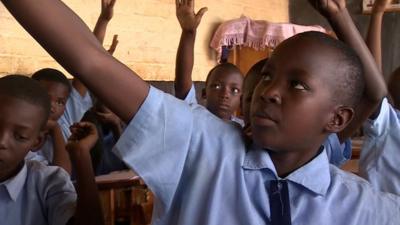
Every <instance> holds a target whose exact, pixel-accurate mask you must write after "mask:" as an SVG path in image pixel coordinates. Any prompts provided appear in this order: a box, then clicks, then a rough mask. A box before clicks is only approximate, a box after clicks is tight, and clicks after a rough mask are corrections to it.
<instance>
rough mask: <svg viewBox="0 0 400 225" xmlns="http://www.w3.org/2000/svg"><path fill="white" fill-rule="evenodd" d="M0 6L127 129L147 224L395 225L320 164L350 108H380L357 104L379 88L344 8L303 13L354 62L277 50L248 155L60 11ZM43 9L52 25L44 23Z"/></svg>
mask: <svg viewBox="0 0 400 225" xmlns="http://www.w3.org/2000/svg"><path fill="white" fill-rule="evenodd" d="M184 2H185V1H184ZM3 3H4V4H5V6H6V7H7V8H8V9H9V10H10V12H11V13H12V14H13V15H14V16H15V17H16V18H17V20H18V21H19V22H20V23H21V24H22V25H23V26H24V27H25V29H26V30H27V31H28V32H29V33H30V34H32V35H33V36H34V37H35V38H36V39H37V40H38V41H39V42H40V44H42V46H44V47H45V49H46V50H47V51H48V52H50V53H51V54H52V56H53V57H55V59H57V60H58V61H59V62H60V63H61V64H62V65H63V66H65V68H66V69H67V70H69V71H71V72H72V74H75V75H77V76H78V77H79V78H80V80H81V81H83V82H84V83H85V84H86V85H87V86H88V87H90V88H91V91H92V92H93V93H94V94H95V95H96V96H99V98H100V99H102V100H103V101H104V102H105V104H106V105H107V106H109V107H110V109H111V110H112V111H113V112H115V113H116V114H117V115H118V116H119V117H120V118H121V119H123V121H124V122H129V125H128V127H127V128H126V131H125V132H124V133H123V135H122V136H121V138H120V140H119V142H118V143H117V147H116V151H117V153H118V154H119V155H120V156H121V157H122V158H123V160H124V161H125V162H126V163H127V164H128V165H129V166H130V167H131V168H132V169H133V170H134V171H135V172H137V173H138V174H139V175H140V176H141V177H142V178H143V179H144V180H145V182H146V184H147V185H148V186H149V187H150V189H151V190H152V191H153V192H154V193H155V198H156V199H155V208H154V214H153V224H202V225H203V224H210V225H216V224H233V225H235V224H291V223H293V224H325V225H330V224H347V225H356V224H357V225H358V224H376V225H378V224H390V225H392V224H393V225H394V224H398V221H400V214H399V213H398V212H399V211H400V197H399V196H396V195H392V194H388V193H381V192H379V191H376V190H374V189H373V188H372V187H371V186H370V184H369V183H368V182H366V181H365V180H364V179H361V178H359V177H357V176H355V175H353V174H350V173H347V172H345V171H342V170H340V169H338V168H337V167H335V166H331V165H329V161H328V158H327V156H326V154H325V153H324V148H321V145H322V143H323V141H324V140H326V138H327V137H328V135H329V134H330V133H336V132H340V131H342V130H343V129H344V128H345V127H347V126H350V127H352V126H354V124H353V123H356V124H358V123H359V121H363V120H364V117H368V116H369V115H370V114H371V113H372V111H371V110H370V111H368V110H366V111H365V110H361V111H360V113H359V114H354V108H355V107H356V106H357V107H361V108H362V109H364V107H365V108H366V109H370V108H371V105H372V104H374V105H378V104H379V101H380V98H381V96H376V97H372V95H370V94H371V93H368V91H367V93H366V96H367V98H368V100H369V101H368V102H364V99H363V97H364V96H363V94H362V93H363V92H364V88H363V87H364V78H365V80H368V82H366V83H365V84H366V85H367V86H368V85H372V86H373V85H375V86H379V87H381V85H382V84H383V90H384V89H385V85H384V82H383V81H381V79H382V77H381V76H380V74H379V71H378V70H377V68H376V65H375V64H374V63H370V62H371V61H372V57H371V56H370V54H369V52H368V50H367V48H366V46H365V43H364V41H363V40H362V38H361V36H360V34H359V33H358V31H357V29H356V27H355V25H354V24H353V23H352V20H351V17H350V15H349V13H348V11H347V9H346V6H345V5H346V4H345V2H344V1H341V0H328V1H327V0H320V1H313V3H314V4H316V5H314V6H315V7H316V8H317V9H319V10H320V11H321V13H322V14H323V15H325V16H326V17H327V18H329V20H330V23H331V25H332V27H333V28H334V29H335V32H336V33H337V34H338V36H339V37H341V38H342V40H344V41H345V42H346V43H348V44H349V45H351V47H353V48H354V50H355V51H356V52H357V53H358V55H359V58H358V57H357V54H356V53H355V52H354V51H353V50H352V49H351V48H349V47H348V46H347V45H345V44H343V43H342V42H340V41H337V40H335V39H333V38H331V37H329V36H327V35H325V34H322V33H318V32H308V33H302V34H299V35H296V36H294V37H292V38H290V39H288V40H286V41H284V42H283V43H282V44H281V45H280V46H278V47H277V49H276V50H275V51H274V53H273V54H272V56H271V58H270V59H269V60H268V63H267V65H266V66H265V69H264V70H263V75H264V76H263V81H262V82H261V83H260V84H259V85H258V86H257V88H256V90H255V92H254V95H253V98H254V99H253V101H252V105H251V126H252V136H253V138H252V139H253V141H254V144H253V145H252V146H251V147H246V145H245V142H244V139H243V135H242V132H241V129H239V128H238V127H237V126H235V125H233V124H230V123H226V122H223V121H221V120H220V119H219V118H216V117H215V116H214V115H212V114H211V113H210V112H209V111H208V110H206V109H205V108H203V107H202V106H199V105H188V104H185V103H183V102H182V101H179V100H177V99H176V98H175V97H172V96H170V95H168V94H165V93H163V92H161V91H158V90H157V89H155V88H152V87H149V85H148V84H147V83H146V82H144V81H143V80H142V79H140V77H139V76H138V75H137V74H135V73H134V72H133V71H131V70H130V69H129V68H127V67H126V66H124V65H123V64H122V63H120V62H118V61H117V60H116V59H114V58H113V57H111V56H110V55H109V54H108V53H107V52H106V51H104V50H103V48H102V46H101V45H99V44H98V43H97V42H96V40H95V38H94V37H93V36H92V34H91V32H90V30H89V29H88V28H87V27H86V26H85V25H84V23H83V22H82V21H81V20H79V19H78V18H77V16H76V15H75V14H74V13H73V12H71V10H70V9H68V7H66V6H65V5H64V4H63V3H62V2H61V1H57V0H13V1H8V0H3ZM38 3H39V5H41V6H45V7H38ZM48 11H51V12H52V13H54V14H56V15H57V19H53V20H50V19H49V18H51V16H52V15H51V14H47V13H45V12H48ZM26 12H29V13H26ZM71 33H74V34H75V36H76V38H75V39H74V40H71V39H70V38H69V36H70V34H71ZM54 39H56V40H61V42H62V44H61V45H60V44H59V43H60V42H57V43H56V42H54V41H53V40H54ZM77 46H78V47H77ZM360 60H361V62H360ZM361 63H362V64H361ZM363 67H364V72H363ZM94 78H95V79H94ZM367 78H368V79H367ZM371 80H372V81H373V82H371ZM370 82H371V84H369V83H370ZM116 88H118V91H117V92H116V91H115V89H116ZM367 89H369V88H367ZM367 106H368V107H367Z"/></svg>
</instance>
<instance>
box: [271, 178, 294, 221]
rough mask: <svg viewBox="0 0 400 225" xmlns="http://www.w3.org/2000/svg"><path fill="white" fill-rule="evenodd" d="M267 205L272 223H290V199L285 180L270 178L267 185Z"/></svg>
mask: <svg viewBox="0 0 400 225" xmlns="http://www.w3.org/2000/svg"><path fill="white" fill-rule="evenodd" d="M268 196H269V205H270V212H271V224H272V225H291V224H292V222H291V218H290V200H289V190H288V183H287V181H286V180H272V181H271V183H270V185H269V191H268Z"/></svg>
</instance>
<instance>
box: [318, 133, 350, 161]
mask: <svg viewBox="0 0 400 225" xmlns="http://www.w3.org/2000/svg"><path fill="white" fill-rule="evenodd" d="M323 145H324V147H325V150H326V153H327V154H328V159H329V163H331V164H333V165H335V166H337V167H340V166H342V165H343V164H344V163H345V162H346V161H347V160H349V159H350V158H351V151H352V149H351V140H350V139H347V140H345V142H344V143H343V144H341V143H340V141H339V137H338V136H337V134H336V133H334V134H331V135H329V136H328V138H327V139H326V140H325V142H324V144H323Z"/></svg>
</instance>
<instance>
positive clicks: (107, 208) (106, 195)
mask: <svg viewBox="0 0 400 225" xmlns="http://www.w3.org/2000/svg"><path fill="white" fill-rule="evenodd" d="M96 183H97V187H98V189H99V192H100V199H101V203H102V207H103V213H104V218H105V223H106V225H115V224H116V222H117V221H119V220H121V219H122V220H123V221H124V222H125V221H126V222H128V224H131V225H142V224H143V225H144V224H146V219H145V216H144V213H143V210H142V209H141V207H140V204H141V203H143V202H146V199H147V198H146V195H147V192H148V191H147V188H146V185H144V184H143V182H142V181H141V180H140V178H139V177H138V176H137V175H136V174H135V173H134V172H132V171H118V172H113V173H110V174H107V175H102V176H97V177H96Z"/></svg>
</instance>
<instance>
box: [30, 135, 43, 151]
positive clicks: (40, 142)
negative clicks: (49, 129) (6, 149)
mask: <svg viewBox="0 0 400 225" xmlns="http://www.w3.org/2000/svg"><path fill="white" fill-rule="evenodd" d="M45 141H46V134H45V132H44V131H41V132H40V134H39V136H38V137H37V138H36V140H35V142H34V143H33V146H32V148H31V151H32V152H36V151H38V150H39V149H40V148H41V147H42V145H43V144H44V142H45Z"/></svg>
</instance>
